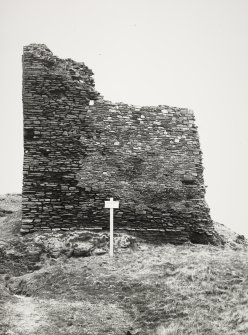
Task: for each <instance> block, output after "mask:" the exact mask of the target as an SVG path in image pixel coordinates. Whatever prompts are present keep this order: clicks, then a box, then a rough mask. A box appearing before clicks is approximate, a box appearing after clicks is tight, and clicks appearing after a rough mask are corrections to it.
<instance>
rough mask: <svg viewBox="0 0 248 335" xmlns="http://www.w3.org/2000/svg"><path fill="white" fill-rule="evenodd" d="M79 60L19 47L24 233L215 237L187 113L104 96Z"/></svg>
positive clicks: (180, 239) (183, 239) (169, 239)
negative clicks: (107, 204)
mask: <svg viewBox="0 0 248 335" xmlns="http://www.w3.org/2000/svg"><path fill="white" fill-rule="evenodd" d="M92 75H93V73H92V71H91V70H90V69H89V68H88V67H87V66H85V64H84V63H78V62H75V61H73V60H71V59H65V60H62V59H59V58H58V57H56V56H54V55H53V54H52V52H51V51H50V50H49V49H48V48H47V47H46V46H45V45H44V44H31V45H28V46H26V47H24V54H23V110H24V168H23V202H22V216H23V221H22V222H23V224H22V229H21V232H22V233H29V232H33V231H37V230H53V229H55V230H56V229H61V230H73V229H95V230H103V229H108V224H109V212H108V210H106V209H105V208H104V201H105V200H108V198H110V197H113V198H114V199H115V200H119V201H120V208H119V209H118V210H115V229H116V230H118V231H125V232H129V233H132V234H135V235H138V236H141V237H144V238H147V239H148V240H151V241H155V242H158V241H160V242H161V241H162V242H171V243H183V242H186V241H192V242H196V243H215V242H216V241H217V235H216V233H215V232H214V230H213V224H212V220H211V218H210V215H209V209H208V207H207V205H206V202H205V200H204V195H205V187H204V181H203V167H202V153H201V150H200V145H199V139H198V133H197V127H196V125H195V119H194V114H193V112H192V111H190V110H188V109H185V108H175V107H169V106H165V105H160V106H156V107H150V106H147V107H138V106H133V105H127V104H124V103H112V102H110V101H106V100H104V99H103V98H102V97H101V96H100V95H99V93H98V92H97V91H96V90H95V88H94V80H93V78H92Z"/></svg>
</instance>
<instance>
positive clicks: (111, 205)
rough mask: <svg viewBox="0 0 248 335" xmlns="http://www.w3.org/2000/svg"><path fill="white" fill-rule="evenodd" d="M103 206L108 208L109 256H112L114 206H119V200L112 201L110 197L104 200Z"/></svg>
mask: <svg viewBox="0 0 248 335" xmlns="http://www.w3.org/2000/svg"><path fill="white" fill-rule="evenodd" d="M105 208H110V249H109V255H110V257H113V256H114V208H119V201H114V199H113V198H110V201H105Z"/></svg>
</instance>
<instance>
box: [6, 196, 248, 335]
mask: <svg viewBox="0 0 248 335" xmlns="http://www.w3.org/2000/svg"><path fill="white" fill-rule="evenodd" d="M20 202H21V196H20V195H8V196H2V197H1V196H0V213H1V215H0V232H1V237H0V334H1V335H24V334H25V335H35V334H37V335H38V334H39V335H60V334H61V335H65V334H66V335H67V334H69V335H70V334H71V335H84V334H85V335H98V334H99V335H100V334H109V335H111V334H113V335H121V334H123V335H125V334H129V335H130V334H133V335H135V334H136V335H149V334H151V335H155V334H156V335H175V334H178V335H180V334H186V335H188V334H192V335H201V334H204V335H205V334H207V335H214V334H216V335H217V334H218V335H219V334H225V335H236V334H237V335H238V334H247V333H248V317H247V315H248V290H247V289H248V262H247V260H248V256H247V241H246V240H245V238H244V237H243V236H240V235H238V234H235V233H233V232H231V231H230V230H228V229H227V228H225V226H223V225H221V224H216V229H217V230H218V232H219V233H220V234H221V236H222V239H223V245H222V246H219V247H216V246H210V245H209V246H206V245H205V246H203V245H193V244H186V245H181V246H174V245H157V246H154V245H150V244H147V243H145V241H142V240H140V239H137V238H134V237H131V236H128V235H123V234H116V235H115V257H114V258H110V257H109V255H108V243H109V236H108V234H107V233H93V232H89V231H74V232H69V233H68V232H56V233H52V234H49V233H45V234H44V233H43V234H41V233H35V234H30V235H26V236H20V234H19V229H20V223H21V214H20Z"/></svg>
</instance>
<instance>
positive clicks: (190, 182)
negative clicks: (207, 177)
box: [182, 179, 195, 185]
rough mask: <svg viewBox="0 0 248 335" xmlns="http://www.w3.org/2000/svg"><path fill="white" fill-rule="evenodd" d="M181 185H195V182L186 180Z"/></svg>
mask: <svg viewBox="0 0 248 335" xmlns="http://www.w3.org/2000/svg"><path fill="white" fill-rule="evenodd" d="M182 183H183V184H184V185H194V184H195V181H194V180H189V179H186V180H182Z"/></svg>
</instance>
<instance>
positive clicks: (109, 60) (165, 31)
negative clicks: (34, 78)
mask: <svg viewBox="0 0 248 335" xmlns="http://www.w3.org/2000/svg"><path fill="white" fill-rule="evenodd" d="M29 43H44V44H46V45H47V46H48V48H50V49H51V51H52V52H53V53H54V54H55V55H57V56H59V57H60V58H72V59H74V60H77V61H83V62H85V64H86V65H87V66H89V67H90V68H91V69H92V70H93V72H94V73H95V76H94V77H95V82H96V89H97V90H98V91H99V92H100V93H101V94H102V95H104V97H105V98H106V99H108V100H112V101H113V102H119V101H122V102H127V103H131V104H137V105H159V104H165V105H171V106H177V107H187V108H190V109H193V110H194V112H195V116H196V123H197V125H198V127H199V128H198V131H199V136H200V142H201V148H202V151H203V164H204V167H205V171H204V177H205V184H206V185H208V188H207V194H206V200H207V202H208V205H209V207H210V209H211V212H210V213H211V216H212V218H213V219H214V220H216V221H218V222H220V223H223V224H225V225H226V226H228V227H230V228H231V229H233V230H234V231H236V232H238V233H240V234H246V235H247V236H248V201H247V200H248V199H247V198H248V197H247V193H246V192H247V189H248V157H247V146H248V131H247V127H248V116H247V113H248V111H247V108H248V0H70V1H69V0H68V1H66V0H42V1H40V0H39V1H38V0H0V48H1V49H0V70H1V76H0V92H1V99H0V154H1V156H0V157H1V161H0V162H1V163H0V194H4V193H7V192H8V193H10V192H18V193H20V192H21V187H22V160H23V124H22V122H23V119H22V100H21V92H22V63H21V56H22V48H23V46H24V45H27V44H29Z"/></svg>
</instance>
